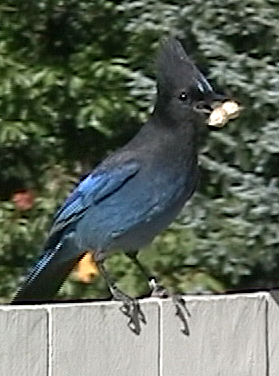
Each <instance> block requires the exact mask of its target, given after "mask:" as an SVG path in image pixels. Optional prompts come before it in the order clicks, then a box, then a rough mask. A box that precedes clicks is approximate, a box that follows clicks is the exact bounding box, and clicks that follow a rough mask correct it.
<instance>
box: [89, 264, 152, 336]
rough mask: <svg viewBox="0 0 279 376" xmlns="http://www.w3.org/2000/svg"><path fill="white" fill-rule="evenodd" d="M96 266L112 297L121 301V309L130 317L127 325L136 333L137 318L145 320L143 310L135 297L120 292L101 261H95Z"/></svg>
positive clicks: (137, 327)
mask: <svg viewBox="0 0 279 376" xmlns="http://www.w3.org/2000/svg"><path fill="white" fill-rule="evenodd" d="M96 263H97V266H98V268H99V270H100V273H101V274H102V276H103V277H104V279H105V281H106V283H107V285H108V288H109V290H110V292H111V294H112V296H113V298H114V299H115V300H117V301H121V302H122V303H123V307H122V308H121V311H122V312H123V313H124V314H125V315H126V316H128V317H129V318H130V322H129V324H128V326H129V327H130V328H131V329H132V330H133V331H134V332H135V333H137V334H138V331H139V329H140V328H139V320H140V321H142V322H143V323H145V322H146V319H145V317H144V314H143V312H142V311H141V309H140V306H139V303H138V301H137V300H136V299H134V298H131V297H130V296H129V295H126V294H125V293H124V292H122V291H121V290H120V289H119V288H118V287H117V286H116V284H115V281H114V280H113V278H112V277H111V276H110V274H109V273H108V271H107V270H106V268H105V266H104V262H103V261H97V262H96Z"/></svg>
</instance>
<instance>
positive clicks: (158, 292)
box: [126, 252, 168, 298]
mask: <svg viewBox="0 0 279 376" xmlns="http://www.w3.org/2000/svg"><path fill="white" fill-rule="evenodd" d="M137 254H138V252H129V253H126V255H127V256H128V257H129V258H130V259H131V261H132V262H133V263H134V264H135V265H136V266H137V267H138V268H139V270H140V271H141V272H142V274H143V275H144V276H145V278H146V279H147V280H148V285H149V288H150V290H151V296H153V297H160V298H162V297H164V296H167V295H168V294H167V292H166V289H165V288H164V287H163V286H161V285H159V283H158V282H157V281H156V278H155V277H154V276H153V275H152V274H151V273H150V271H149V270H148V269H147V268H146V267H145V266H144V265H143V264H142V263H141V262H140V261H139V259H138V258H137Z"/></svg>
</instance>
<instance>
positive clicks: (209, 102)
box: [195, 91, 228, 116]
mask: <svg viewBox="0 0 279 376" xmlns="http://www.w3.org/2000/svg"><path fill="white" fill-rule="evenodd" d="M226 100H228V98H227V97H226V96H225V95H221V94H217V93H215V92H214V91H212V92H209V93H208V95H206V97H205V98H204V99H203V100H201V101H199V102H197V103H196V105H195V110H196V111H197V112H200V113H203V114H205V115H207V116H209V115H210V114H211V112H212V111H213V110H214V109H215V108H217V107H219V106H221V105H222V103H224V102H225V101H226Z"/></svg>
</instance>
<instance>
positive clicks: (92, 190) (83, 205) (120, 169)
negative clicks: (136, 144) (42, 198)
mask: <svg viewBox="0 0 279 376" xmlns="http://www.w3.org/2000/svg"><path fill="white" fill-rule="evenodd" d="M139 169H140V164H139V162H137V161H128V162H125V163H123V164H122V165H119V166H115V167H114V168H106V169H102V168H99V169H98V170H97V171H96V172H95V173H94V172H93V173H92V174H90V175H88V176H87V177H86V178H85V179H84V180H82V181H81V182H80V183H79V185H78V186H77V187H76V188H75V189H74V191H73V192H72V193H71V195H70V196H69V197H68V198H67V199H66V201H65V202H64V204H63V205H62V207H61V208H60V209H59V210H58V211H57V213H56V215H55V217H54V222H53V226H52V228H51V232H50V235H53V234H54V233H56V232H58V231H61V230H63V229H64V228H65V227H66V226H68V225H69V224H71V223H74V222H76V221H77V220H78V219H79V218H81V217H82V216H83V214H84V212H85V211H86V210H87V209H88V207H89V206H91V205H97V204H98V202H100V201H102V200H104V199H105V198H106V197H108V196H110V195H112V194H113V193H114V192H116V191H117V190H118V189H120V188H121V187H122V186H123V185H124V184H125V182H126V181H128V180H129V179H131V178H132V177H133V176H134V175H135V174H136V173H137V172H138V171H139Z"/></svg>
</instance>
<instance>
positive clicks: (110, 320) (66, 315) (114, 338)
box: [51, 300, 159, 376]
mask: <svg viewBox="0 0 279 376" xmlns="http://www.w3.org/2000/svg"><path fill="white" fill-rule="evenodd" d="M120 306H121V304H120V303H115V302H102V303H101V304H97V303H87V304H76V305H63V306H62V305H60V306H52V307H51V315H52V334H51V343H52V345H51V347H52V351H51V352H52V355H51V368H52V373H51V376H70V375H82V376H89V375H90V376H92V375H98V376H112V375H113V376H123V375H133V376H159V374H158V372H159V371H158V364H159V354H158V349H159V347H158V345H159V344H158V339H159V305H158V303H157V302H156V300H148V301H145V302H141V308H142V311H143V313H144V315H145V317H146V321H147V323H146V324H142V323H141V333H140V335H136V334H134V333H133V332H132V331H131V330H130V329H129V328H128V327H127V323H128V318H127V317H126V316H125V315H123V313H121V312H120V310H119V307H120Z"/></svg>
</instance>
